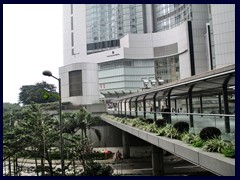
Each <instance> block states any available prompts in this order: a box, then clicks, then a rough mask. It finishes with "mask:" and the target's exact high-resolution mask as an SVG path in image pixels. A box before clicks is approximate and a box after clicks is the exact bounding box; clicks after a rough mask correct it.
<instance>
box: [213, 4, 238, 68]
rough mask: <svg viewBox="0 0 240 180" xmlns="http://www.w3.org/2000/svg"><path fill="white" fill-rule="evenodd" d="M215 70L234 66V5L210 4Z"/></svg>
mask: <svg viewBox="0 0 240 180" xmlns="http://www.w3.org/2000/svg"><path fill="white" fill-rule="evenodd" d="M211 11H212V25H213V36H214V50H215V58H216V68H217V69H218V68H221V67H224V66H227V65H231V64H235V4H211Z"/></svg>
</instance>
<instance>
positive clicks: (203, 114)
mask: <svg viewBox="0 0 240 180" xmlns="http://www.w3.org/2000/svg"><path fill="white" fill-rule="evenodd" d="M107 112H117V111H114V110H107ZM126 112H130V111H126ZM131 112H132V111H131ZM138 112H140V113H150V114H155V113H156V114H170V115H197V116H223V117H235V114H234V115H233V114H205V113H178V112H154V111H152V112H150V111H138Z"/></svg>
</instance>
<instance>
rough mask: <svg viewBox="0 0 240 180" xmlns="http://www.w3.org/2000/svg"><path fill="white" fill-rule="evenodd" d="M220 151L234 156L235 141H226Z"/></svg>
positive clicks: (228, 155)
mask: <svg viewBox="0 0 240 180" xmlns="http://www.w3.org/2000/svg"><path fill="white" fill-rule="evenodd" d="M222 153H223V154H224V156H226V157H230V158H235V143H234V142H231V143H228V144H227V145H226V146H225V147H224V148H223V150H222Z"/></svg>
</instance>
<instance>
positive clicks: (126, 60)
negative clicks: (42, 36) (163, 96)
mask: <svg viewBox="0 0 240 180" xmlns="http://www.w3.org/2000/svg"><path fill="white" fill-rule="evenodd" d="M63 9H64V66H63V67H60V78H61V79H62V92H63V93H62V100H63V102H71V103H73V104H76V105H80V104H82V105H86V104H94V103H98V102H99V99H100V97H101V98H105V99H111V98H114V97H119V96H122V95H125V94H128V93H133V92H137V91H139V90H142V88H143V87H144V86H143V83H142V81H141V79H142V78H150V77H153V78H156V79H161V80H164V82H165V83H168V82H172V81H176V80H179V79H182V78H186V77H189V76H192V75H195V74H198V73H202V72H206V71H209V70H211V69H216V68H220V67H223V66H227V65H230V64H235V5H232V4H229V5H227V4H224V5H218V4H214V5H208V4H203V5H201V4H95V5H94V4H87V5H83V4H68V5H64V8H63ZM226 14H227V16H226V17H227V18H225V15H226ZM223 17H224V18H223ZM224 23H225V24H224ZM225 26H227V28H226V27H225ZM223 27H224V28H223ZM219 28H220V30H219ZM222 37H224V38H223V39H222ZM223 48H224V50H225V51H222V49H223ZM226 58H227V60H226ZM224 59H225V60H224ZM149 86H151V84H149Z"/></svg>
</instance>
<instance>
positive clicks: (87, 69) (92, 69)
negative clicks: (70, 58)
mask: <svg viewBox="0 0 240 180" xmlns="http://www.w3.org/2000/svg"><path fill="white" fill-rule="evenodd" d="M75 70H82V88H83V89H82V91H83V95H82V96H73V97H69V75H68V74H69V72H70V71H75ZM59 74H60V78H61V83H62V85H61V87H62V102H71V103H72V104H74V105H80V104H82V105H87V104H95V103H99V87H98V65H97V64H94V63H75V64H70V65H66V66H63V67H60V69H59Z"/></svg>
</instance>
